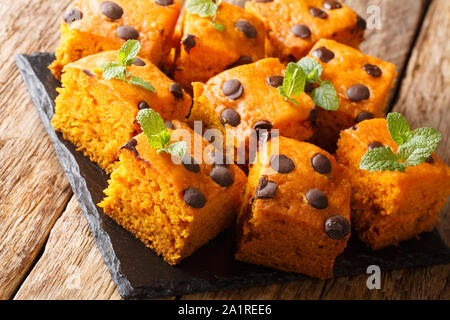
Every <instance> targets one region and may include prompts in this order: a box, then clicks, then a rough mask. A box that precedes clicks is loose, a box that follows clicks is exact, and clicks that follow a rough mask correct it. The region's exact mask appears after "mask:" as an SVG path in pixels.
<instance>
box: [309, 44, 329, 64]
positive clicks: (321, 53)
mask: <svg viewBox="0 0 450 320" xmlns="http://www.w3.org/2000/svg"><path fill="white" fill-rule="evenodd" d="M312 56H313V57H316V58H317V59H320V60H321V61H323V62H325V63H328V62H329V61H330V60H332V59H333V58H334V52H333V51H330V50H328V49H327V48H325V47H320V48H317V49H316V50H314V51H313V52H312Z"/></svg>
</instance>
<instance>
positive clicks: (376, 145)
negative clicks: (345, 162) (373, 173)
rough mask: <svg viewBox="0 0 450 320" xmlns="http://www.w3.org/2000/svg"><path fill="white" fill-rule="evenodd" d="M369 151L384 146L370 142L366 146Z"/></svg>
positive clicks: (377, 142) (376, 142)
mask: <svg viewBox="0 0 450 320" xmlns="http://www.w3.org/2000/svg"><path fill="white" fill-rule="evenodd" d="M367 147H368V148H369V151H370V150H373V149H376V148H382V147H384V145H383V144H382V143H381V142H379V141H372V142H371V143H369V145H368V146H367Z"/></svg>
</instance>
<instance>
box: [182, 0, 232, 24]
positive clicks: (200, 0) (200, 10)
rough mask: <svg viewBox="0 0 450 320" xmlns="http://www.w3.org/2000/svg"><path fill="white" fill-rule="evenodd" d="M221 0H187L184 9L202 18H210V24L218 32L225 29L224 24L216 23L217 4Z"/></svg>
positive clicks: (218, 4)
mask: <svg viewBox="0 0 450 320" xmlns="http://www.w3.org/2000/svg"><path fill="white" fill-rule="evenodd" d="M221 3H222V0H216V1H213V0H188V2H187V3H186V10H187V11H188V12H189V13H192V14H197V15H199V16H200V17H202V18H211V25H212V26H213V27H214V28H215V29H216V30H218V31H219V32H223V31H225V28H226V27H225V25H223V24H221V23H216V22H215V21H216V17H217V15H218V14H219V6H220V4H221Z"/></svg>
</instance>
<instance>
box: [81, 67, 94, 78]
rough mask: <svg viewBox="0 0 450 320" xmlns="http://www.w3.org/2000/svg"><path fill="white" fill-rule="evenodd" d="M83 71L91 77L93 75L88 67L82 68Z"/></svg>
mask: <svg viewBox="0 0 450 320" xmlns="http://www.w3.org/2000/svg"><path fill="white" fill-rule="evenodd" d="M83 73H84V74H86V75H87V76H88V77H91V78H92V77H95V75H94V74H93V73H92V72H91V71H89V70H88V69H84V70H83Z"/></svg>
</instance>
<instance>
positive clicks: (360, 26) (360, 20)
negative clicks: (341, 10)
mask: <svg viewBox="0 0 450 320" xmlns="http://www.w3.org/2000/svg"><path fill="white" fill-rule="evenodd" d="M356 27H357V28H358V29H361V30H366V28H367V22H366V20H364V19H363V18H362V17H361V16H360V15H358V17H357V18H356Z"/></svg>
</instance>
